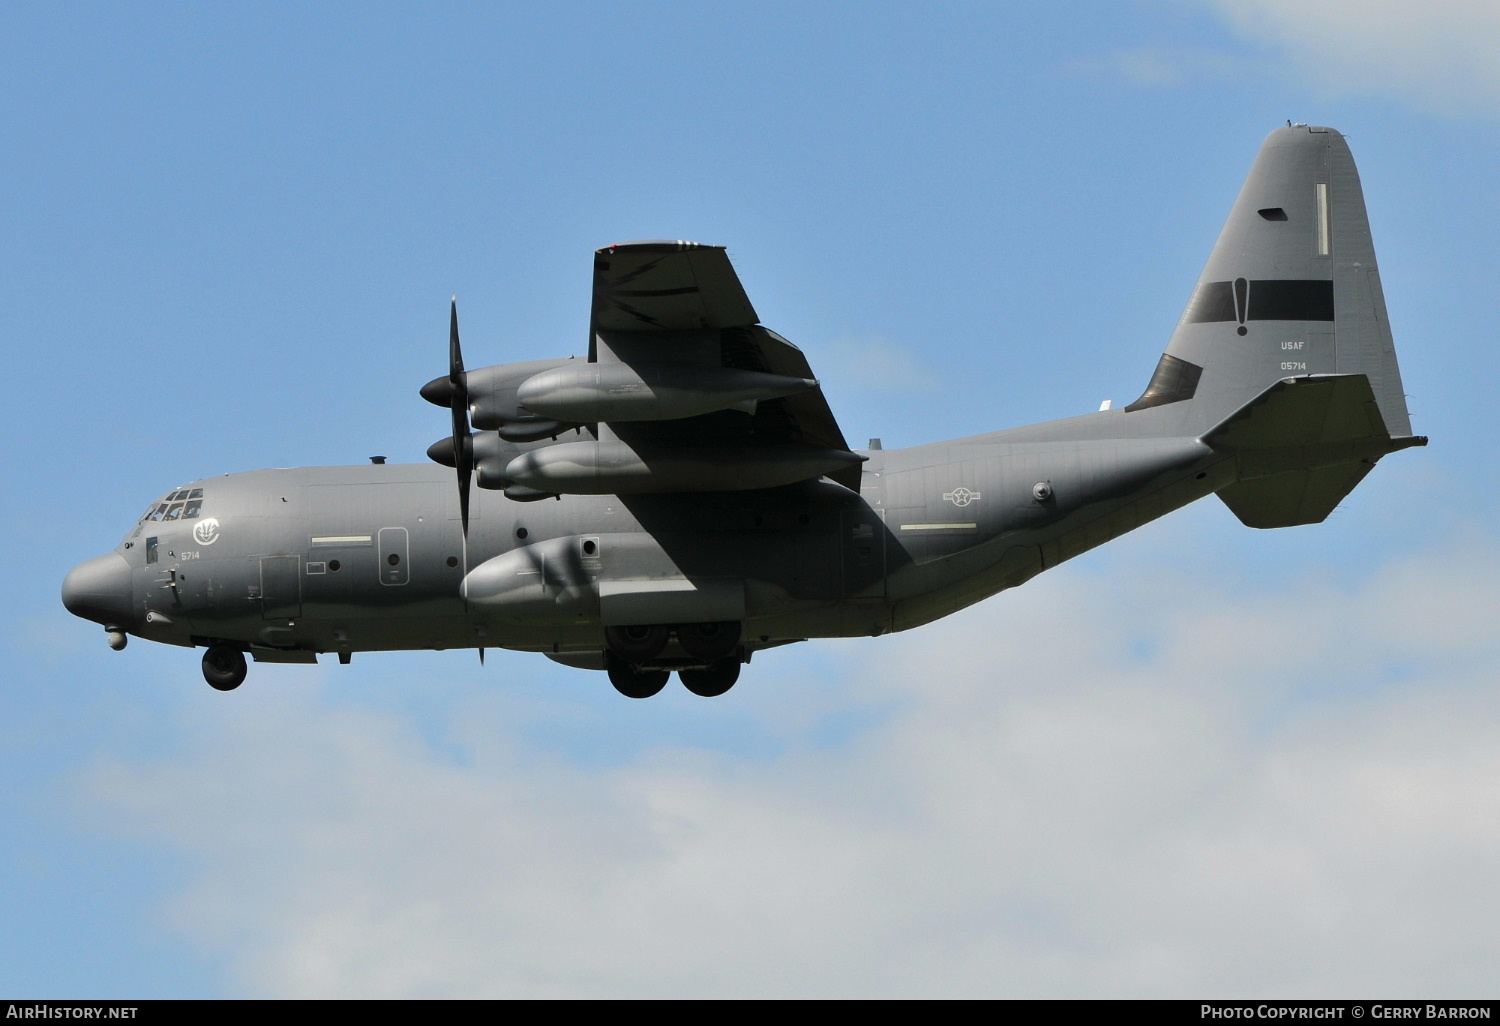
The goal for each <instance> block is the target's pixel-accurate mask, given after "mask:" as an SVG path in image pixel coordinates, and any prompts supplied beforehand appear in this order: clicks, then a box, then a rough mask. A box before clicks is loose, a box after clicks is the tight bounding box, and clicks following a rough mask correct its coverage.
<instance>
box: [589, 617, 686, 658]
mask: <svg viewBox="0 0 1500 1026" xmlns="http://www.w3.org/2000/svg"><path fill="white" fill-rule="evenodd" d="M670 633H671V632H670V630H669V628H667V627H665V626H661V625H655V624H653V625H644V626H630V627H606V628H604V641H605V643H606V644H607V645H609V650H610V651H611V652H613V653H614V654H615V655H617V656H619V657H620V658H621V659H623V660H624V661H625V662H627V663H636V664H637V665H639V664H640V663H645V662H650V661H651V660H652V659H655V658H656V657H657V656H659V655H661V650H662V649H664V648H666V647H667V638H668V636H669V635H670Z"/></svg>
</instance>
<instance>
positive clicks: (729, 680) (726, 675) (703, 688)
mask: <svg viewBox="0 0 1500 1026" xmlns="http://www.w3.org/2000/svg"><path fill="white" fill-rule="evenodd" d="M677 678H678V679H679V680H681V681H682V686H683V687H685V688H687V689H688V690H689V691H691V692H692V693H693V694H695V695H698V696H699V697H700V698H718V697H719V696H720V695H722V694H723V693H724V692H726V691H728V690H729V689H730V688H732V687H734V682H735V681H737V680H739V679H740V661H739V660H738V659H720V660H719V661H718V662H716V663H714V664H712V665H711V666H708V667H705V668H704V669H701V670H678V671H677Z"/></svg>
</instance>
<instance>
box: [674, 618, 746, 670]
mask: <svg viewBox="0 0 1500 1026" xmlns="http://www.w3.org/2000/svg"><path fill="white" fill-rule="evenodd" d="M677 643H678V644H679V645H681V646H682V650H683V651H684V652H686V653H687V654H688V655H690V656H692V657H693V658H694V659H702V660H703V661H704V662H705V663H714V662H718V661H719V660H720V659H723V658H725V657H726V656H728V655H729V654H730V653H731V652H733V651H734V648H735V646H736V645H738V644H739V643H740V623H739V621H738V620H723V621H719V622H717V623H684V624H678V625H677Z"/></svg>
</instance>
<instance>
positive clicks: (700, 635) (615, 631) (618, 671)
mask: <svg viewBox="0 0 1500 1026" xmlns="http://www.w3.org/2000/svg"><path fill="white" fill-rule="evenodd" d="M674 634H675V635H676V637H677V644H678V646H679V647H680V648H681V649H682V651H683V653H685V655H684V656H673V655H672V654H671V653H667V655H666V656H665V657H663V651H664V650H665V649H666V647H667V643H668V641H670V640H671V638H672V636H673V635H674ZM604 640H605V643H606V644H607V645H608V646H609V647H608V649H607V650H606V651H605V653H604V665H605V669H606V670H608V671H609V682H610V683H611V684H613V685H614V687H615V690H616V691H618V692H619V693H620V694H622V695H624V696H625V697H626V698H650V697H651V696H652V695H655V694H657V693H658V692H660V691H661V689H662V688H664V687H666V684H667V678H668V677H670V676H671V674H672V669H673V668H674V667H676V668H677V678H678V679H679V680H681V681H682V684H683V687H685V688H687V689H688V690H689V691H691V692H692V693H693V694H695V695H699V696H701V697H703V698H717V697H718V696H719V695H722V694H724V692H726V691H728V690H729V689H730V688H732V687H734V682H735V681H737V680H739V678H740V647H739V646H740V624H739V623H738V622H735V621H724V622H716V623H687V624H678V625H676V626H675V627H668V626H665V625H662V624H649V625H642V626H629V627H606V628H605V629H604Z"/></svg>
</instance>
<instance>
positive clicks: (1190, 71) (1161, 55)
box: [1065, 45, 1255, 87]
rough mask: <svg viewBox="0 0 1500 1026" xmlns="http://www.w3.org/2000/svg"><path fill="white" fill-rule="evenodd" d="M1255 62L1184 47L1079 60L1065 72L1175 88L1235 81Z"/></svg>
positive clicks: (1143, 49)
mask: <svg viewBox="0 0 1500 1026" xmlns="http://www.w3.org/2000/svg"><path fill="white" fill-rule="evenodd" d="M1254 66H1255V64H1254V62H1252V61H1249V60H1247V59H1245V58H1243V57H1238V56H1235V55H1234V54H1228V53H1223V52H1220V51H1217V50H1209V49H1206V48H1203V47H1185V46H1162V45H1156V46H1137V47H1128V48H1125V49H1120V50H1112V51H1110V52H1108V53H1102V54H1095V55H1093V56H1089V57H1078V58H1075V59H1073V60H1071V61H1069V62H1068V63H1067V64H1066V65H1065V70H1066V71H1069V72H1072V73H1073V74H1080V75H1102V76H1106V77H1110V78H1119V79H1123V80H1124V81H1126V82H1130V83H1133V84H1135V85H1140V86H1161V87H1165V86H1175V85H1179V84H1180V83H1182V82H1184V81H1192V80H1195V79H1199V78H1219V79H1222V78H1233V77H1238V76H1242V75H1244V74H1246V73H1247V72H1248V71H1249V70H1250V69H1252V68H1253V67H1254Z"/></svg>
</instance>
